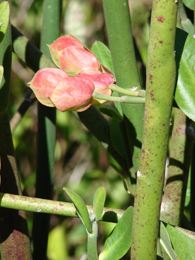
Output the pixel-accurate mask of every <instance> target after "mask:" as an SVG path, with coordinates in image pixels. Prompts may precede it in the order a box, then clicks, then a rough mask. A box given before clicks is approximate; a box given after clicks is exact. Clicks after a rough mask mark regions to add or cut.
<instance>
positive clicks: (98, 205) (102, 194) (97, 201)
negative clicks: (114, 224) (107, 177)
mask: <svg viewBox="0 0 195 260" xmlns="http://www.w3.org/2000/svg"><path fill="white" fill-rule="evenodd" d="M105 200H106V190H105V188H104V187H103V186H102V187H99V188H98V189H97V190H96V192H95V195H94V198H93V210H94V213H95V217H96V220H100V219H101V218H102V214H103V210H104V204H105Z"/></svg>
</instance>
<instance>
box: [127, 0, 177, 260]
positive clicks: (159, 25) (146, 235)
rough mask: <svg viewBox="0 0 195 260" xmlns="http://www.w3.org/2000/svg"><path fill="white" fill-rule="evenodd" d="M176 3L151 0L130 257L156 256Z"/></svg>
mask: <svg viewBox="0 0 195 260" xmlns="http://www.w3.org/2000/svg"><path fill="white" fill-rule="evenodd" d="M176 13H177V3H176V1H174V0H166V1H165V0H154V1H153V7H152V18H151V29H150V40H149V49H148V64H147V88H146V103H145V121H144V135H143V147H142V152H141V160H140V162H141V163H140V164H141V165H140V171H139V172H138V174H137V189H136V198H135V206H134V217H133V241H132V250H131V254H132V259H138V260H142V259H146V260H153V259H156V244H157V237H158V229H159V213H160V203H161V196H162V189H163V183H164V170H165V161H166V156H167V147H168V137H169V125H170V114H171V107H172V100H173V92H174V86H175V54H174V43H175V30H176Z"/></svg>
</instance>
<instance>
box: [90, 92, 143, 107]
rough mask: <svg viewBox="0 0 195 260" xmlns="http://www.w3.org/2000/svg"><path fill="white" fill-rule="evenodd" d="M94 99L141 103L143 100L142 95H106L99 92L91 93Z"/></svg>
mask: <svg viewBox="0 0 195 260" xmlns="http://www.w3.org/2000/svg"><path fill="white" fill-rule="evenodd" d="M93 98H94V99H101V100H107V101H113V102H120V103H133V104H136V103H141V104H143V103H144V102H145V98H144V97H137V96H121V97H114V96H107V95H103V94H99V93H94V94H93Z"/></svg>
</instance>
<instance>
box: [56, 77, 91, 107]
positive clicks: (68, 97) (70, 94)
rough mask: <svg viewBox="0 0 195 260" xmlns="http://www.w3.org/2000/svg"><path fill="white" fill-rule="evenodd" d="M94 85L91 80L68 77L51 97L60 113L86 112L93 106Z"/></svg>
mask: <svg viewBox="0 0 195 260" xmlns="http://www.w3.org/2000/svg"><path fill="white" fill-rule="evenodd" d="M94 89H95V87H94V84H93V82H91V81H90V80H87V79H83V78H80V77H79V76H77V77H68V78H66V79H65V80H63V81H61V82H60V84H59V85H58V86H57V87H56V88H55V90H54V91H53V93H52V95H51V101H52V102H53V103H54V105H55V106H56V108H57V109H59V110H60V111H66V110H79V111H84V110H86V109H87V108H88V107H89V106H90V105H91V99H92V95H93V92H94Z"/></svg>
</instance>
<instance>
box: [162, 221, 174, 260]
mask: <svg viewBox="0 0 195 260" xmlns="http://www.w3.org/2000/svg"><path fill="white" fill-rule="evenodd" d="M160 245H161V247H162V249H163V250H164V251H165V253H166V254H167V255H168V256H169V258H170V259H171V260H177V259H178V258H177V255H176V253H175V251H174V250H173V247H172V245H171V241H170V238H169V234H168V232H167V230H166V228H165V226H164V224H163V223H162V222H161V225H160Z"/></svg>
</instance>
